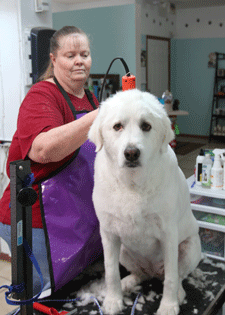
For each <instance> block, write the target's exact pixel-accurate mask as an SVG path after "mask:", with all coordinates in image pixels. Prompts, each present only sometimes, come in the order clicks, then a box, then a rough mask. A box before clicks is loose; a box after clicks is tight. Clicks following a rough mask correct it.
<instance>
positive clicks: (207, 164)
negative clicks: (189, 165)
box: [202, 154, 212, 188]
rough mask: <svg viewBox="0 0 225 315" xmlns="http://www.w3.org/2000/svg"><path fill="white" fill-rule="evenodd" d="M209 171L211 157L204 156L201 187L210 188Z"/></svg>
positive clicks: (208, 155)
mask: <svg viewBox="0 0 225 315" xmlns="http://www.w3.org/2000/svg"><path fill="white" fill-rule="evenodd" d="M211 169H212V160H211V155H210V154H206V155H205V158H204V160H203V162H202V187H204V188H211Z"/></svg>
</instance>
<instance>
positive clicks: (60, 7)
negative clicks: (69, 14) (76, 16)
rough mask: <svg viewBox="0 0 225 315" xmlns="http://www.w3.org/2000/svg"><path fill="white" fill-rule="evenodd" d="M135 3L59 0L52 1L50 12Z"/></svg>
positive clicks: (110, 0) (128, 0)
mask: <svg viewBox="0 0 225 315" xmlns="http://www.w3.org/2000/svg"><path fill="white" fill-rule="evenodd" d="M132 3H135V0H97V1H90V2H83V3H77V4H65V3H60V0H54V1H52V12H53V13H55V12H64V11H74V10H83V9H92V8H100V7H101V8H102V7H112V6H114V5H125V4H132Z"/></svg>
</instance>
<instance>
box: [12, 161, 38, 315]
mask: <svg viewBox="0 0 225 315" xmlns="http://www.w3.org/2000/svg"><path fill="white" fill-rule="evenodd" d="M30 174H31V170H30V161H28V160H27V161H23V160H18V161H14V162H11V163H10V187H11V247H12V285H18V284H21V283H25V290H24V291H23V292H22V293H13V295H12V297H13V298H14V299H16V300H28V299H31V298H32V297H33V267H32V262H31V261H30V259H29V258H28V256H27V254H26V253H25V250H24V247H23V238H25V239H26V240H27V242H28V244H29V246H30V248H32V205H33V204H34V203H35V201H36V199H37V194H36V192H35V191H34V189H33V188H32V187H31V185H28V186H26V184H25V182H26V180H27V177H29V175H30ZM20 314H21V315H33V304H32V303H31V304H29V305H22V306H21V308H20Z"/></svg>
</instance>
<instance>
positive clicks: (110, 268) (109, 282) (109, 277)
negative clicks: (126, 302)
mask: <svg viewBox="0 0 225 315" xmlns="http://www.w3.org/2000/svg"><path fill="white" fill-rule="evenodd" d="M101 237H102V244H103V249H104V264H105V281H106V289H107V293H106V297H105V300H104V303H103V306H104V311H105V313H106V314H110V315H114V314H117V313H119V312H121V311H122V309H123V295H122V288H121V281H120V272H119V255H120V247H121V242H120V238H119V237H118V236H116V235H114V234H111V233H108V232H106V231H103V230H101Z"/></svg>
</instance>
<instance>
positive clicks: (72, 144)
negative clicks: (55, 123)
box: [28, 109, 98, 164]
mask: <svg viewBox="0 0 225 315" xmlns="http://www.w3.org/2000/svg"><path fill="white" fill-rule="evenodd" d="M97 114H98V109H96V110H94V111H92V112H90V113H88V114H86V115H85V116H83V117H81V118H80V119H77V120H75V121H73V122H70V123H68V124H66V125H63V126H60V127H56V128H53V129H51V130H49V131H47V132H42V133H40V134H39V135H38V136H37V137H36V138H35V139H34V141H33V143H32V146H31V148H30V151H29V152H28V157H29V158H30V159H31V160H33V161H35V162H37V163H42V164H46V163H49V162H58V161H61V160H63V159H64V158H65V157H66V156H68V155H70V154H71V153H73V152H75V151H76V149H78V148H79V147H80V146H81V145H82V144H83V143H84V142H85V141H86V140H87V134H88V131H89V129H90V127H91V125H92V123H93V121H94V119H95V118H96V116H97Z"/></svg>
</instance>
